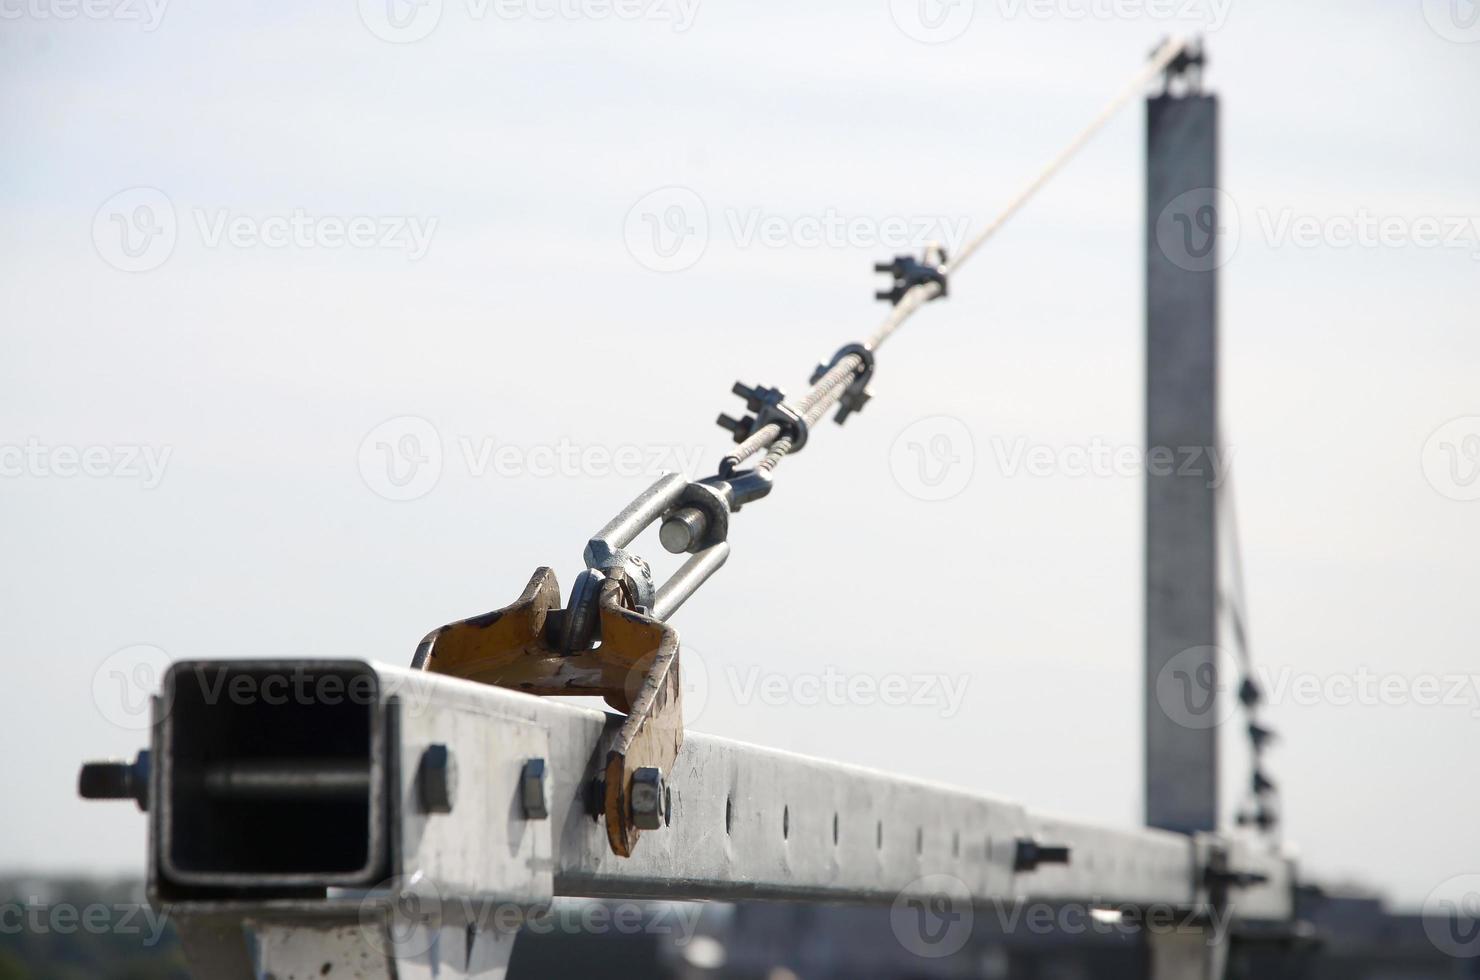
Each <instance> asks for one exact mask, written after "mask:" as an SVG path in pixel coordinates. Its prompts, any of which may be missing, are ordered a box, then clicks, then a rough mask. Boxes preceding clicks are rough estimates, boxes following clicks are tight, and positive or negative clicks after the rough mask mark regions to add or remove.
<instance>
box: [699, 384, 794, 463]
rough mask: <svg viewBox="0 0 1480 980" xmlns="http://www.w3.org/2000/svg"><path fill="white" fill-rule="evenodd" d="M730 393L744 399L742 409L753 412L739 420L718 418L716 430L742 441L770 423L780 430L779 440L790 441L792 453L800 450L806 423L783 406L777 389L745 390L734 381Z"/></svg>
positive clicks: (758, 386)
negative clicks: (732, 434)
mask: <svg viewBox="0 0 1480 980" xmlns="http://www.w3.org/2000/svg"><path fill="white" fill-rule="evenodd" d="M730 390H731V391H733V392H734V393H735V394H737V395H739V396H740V397H741V398H743V399H745V407H746V408H748V409H750V410H751V411H752V412H754V413H755V414H754V415H747V416H745V417H744V418H739V419H735V418H731V417H730V416H728V415H721V416H720V417H719V419H718V420H717V421H718V423H719V426H720V428H722V429H728V430H730V432H732V433H734V436H735V441H736V442H744V441H745V440H746V439H749V438H750V437H751V436H752V435H754V434H755V433H756V432H759V431H760V430H761V429H764V428H765V427H766V426H768V425H773V424H774V425H777V426H779V427H780V429H781V436H782V438H785V439H790V440H791V451H792V452H794V453H795V452H799V451H801V448H802V447H803V446H805V445H806V444H807V420H806V419H805V418H803V417H802V414H801V413H800V412H798V411H797V410H796V409H794V408H792V407H791V406H790V405H788V404H786V392H784V391H782V390H781V389H780V388H766V387H763V386H761V385H756V386H755V387H754V388H749V387H746V385H745V384H744V383H743V382H740V381H737V382H735V387H734V388H732V389H730Z"/></svg>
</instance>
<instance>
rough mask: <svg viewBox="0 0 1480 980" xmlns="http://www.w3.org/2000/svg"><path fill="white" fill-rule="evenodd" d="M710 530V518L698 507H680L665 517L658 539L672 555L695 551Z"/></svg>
mask: <svg viewBox="0 0 1480 980" xmlns="http://www.w3.org/2000/svg"><path fill="white" fill-rule="evenodd" d="M708 530H709V518H708V517H707V516H706V515H705V513H704V512H703V511H702V510H700V509H699V508H697V507H680V508H679V509H678V510H676V511H674V512H673V513H672V514H669V515H668V516H667V517H666V518H664V519H663V526H662V527H661V528H659V529H658V540H659V541H661V542H663V547H664V548H665V549H666V550H667V551H668V553H669V554H670V555H682V554H684V553H685V552H689V551H693V550H694V549H695V547H697V546H698V545H699V543H700V542H702V541H703V540H704V535H705V533H707V532H708Z"/></svg>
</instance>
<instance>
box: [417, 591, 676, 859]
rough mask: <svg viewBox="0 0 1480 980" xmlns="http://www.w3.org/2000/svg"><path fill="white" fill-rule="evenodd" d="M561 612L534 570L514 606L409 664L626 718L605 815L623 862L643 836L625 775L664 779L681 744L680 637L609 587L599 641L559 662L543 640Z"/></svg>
mask: <svg viewBox="0 0 1480 980" xmlns="http://www.w3.org/2000/svg"><path fill="white" fill-rule="evenodd" d="M559 608H560V585H559V583H558V582H557V581H556V580H555V573H554V572H553V571H552V570H550V569H548V568H541V569H539V570H537V571H536V572H535V573H534V577H533V578H531V579H530V580H529V585H528V586H526V587H525V589H524V593H523V594H522V595H520V596H519V598H518V599H517V600H515V602H514V603H513V605H510V606H505V607H504V608H503V609H499V610H497V611H495V612H491V613H485V614H484V615H482V616H474V617H473V618H472V619H465V620H462V621H461V622H457V623H451V624H449V625H447V626H443V627H442V628H441V629H437V630H433V631H432V632H431V633H428V634H427V635H426V637H425V638H424V639H423V640H422V641H421V644H420V645H419V646H418V647H417V649H416V659H415V661H414V664H415V666H417V667H419V668H421V669H422V670H427V671H431V672H433V673H438V674H447V675H449V676H451V677H461V678H464V679H466V680H472V681H478V682H479V683H483V684H492V685H494V686H495V687H506V688H510V689H512V690H516V691H523V692H525V693H526V694H535V695H539V696H542V697H549V696H551V695H591V696H599V697H603V698H605V699H606V702H607V704H609V705H611V706H612V707H613V708H616V709H617V710H618V711H621V712H623V713H625V714H626V715H627V719H626V721H625V722H624V723H623V724H622V727H621V730H620V731H618V733H617V737H616V740H615V741H614V742H613V743H612V746H611V749H610V750H609V751H608V752H607V757H606V758H607V761H606V770H605V781H606V789H605V800H604V806H603V810H604V812H605V814H606V834H607V839H608V841H609V842H610V843H611V848H612V852H613V853H614V854H617V855H619V856H620V857H630V856H631V855H632V850H633V848H634V847H636V846H637V838H638V836H639V835H640V834H641V831H640V830H639V829H638V828H637V826H636V825H635V824H634V823H633V820H632V808H631V805H630V803H629V801H630V799H631V793H632V776H633V774H634V773H635V772H636V771H637V770H638V769H642V768H647V767H656V768H658V769H660V770H661V771H662V772H663V773H664V774H665V776H666V775H667V774H669V773H671V772H672V771H673V763H674V761H675V760H676V759H677V758H678V750H679V747H680V746H681V745H682V744H683V689H682V687H681V686H680V684H679V673H678V631H677V630H675V629H674V628H673V627H671V626H669V625H667V624H666V623H661V622H659V621H657V620H655V619H653V618H651V617H649V616H645V615H643V614H642V613H639V612H634V611H633V610H631V609H628V608H626V607H625V606H623V605H622V591H621V586H619V585H618V584H617V583H616V582H613V581H606V582H603V583H602V586H601V593H600V596H599V598H598V601H597V610H598V614H599V617H600V622H599V627H598V635H599V636H600V639H601V642H600V643H599V645H597V647H596V648H595V649H593V650H583V651H580V652H577V653H569V654H566V653H560V652H559V651H557V650H553V649H551V648H550V646H549V645H548V644H547V643H546V641H545V623H546V619H547V618H548V616H549V614H550V613H551V612H552V611H556V610H558V609H559Z"/></svg>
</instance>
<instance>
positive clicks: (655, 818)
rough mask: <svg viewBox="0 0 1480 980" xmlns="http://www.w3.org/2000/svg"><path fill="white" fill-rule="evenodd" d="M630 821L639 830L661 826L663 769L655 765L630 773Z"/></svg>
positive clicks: (655, 828)
mask: <svg viewBox="0 0 1480 980" xmlns="http://www.w3.org/2000/svg"><path fill="white" fill-rule="evenodd" d="M632 823H633V824H634V825H635V826H636V827H637V828H638V829H639V830H657V829H658V828H659V827H662V826H663V770H661V769H658V768H657V767H655V766H644V767H643V768H641V769H639V770H637V771H636V772H634V773H633V774H632Z"/></svg>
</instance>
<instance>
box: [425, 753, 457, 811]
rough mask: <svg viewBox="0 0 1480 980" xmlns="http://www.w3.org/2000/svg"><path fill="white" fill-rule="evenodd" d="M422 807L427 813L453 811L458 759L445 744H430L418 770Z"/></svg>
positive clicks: (455, 797) (455, 798)
mask: <svg viewBox="0 0 1480 980" xmlns="http://www.w3.org/2000/svg"><path fill="white" fill-rule="evenodd" d="M416 787H417V792H418V793H419V795H420V796H421V808H422V810H424V811H426V812H427V813H451V812H452V805H453V803H455V802H456V800H457V760H456V759H455V758H453V755H452V750H451V749H449V748H448V747H447V746H445V745H429V746H427V749H426V751H425V752H423V753H422V754H421V764H420V766H418V768H417V771H416Z"/></svg>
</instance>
